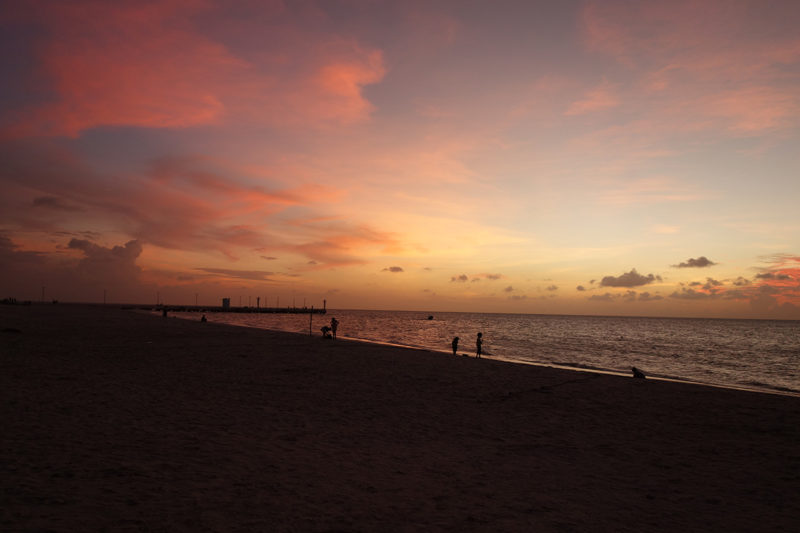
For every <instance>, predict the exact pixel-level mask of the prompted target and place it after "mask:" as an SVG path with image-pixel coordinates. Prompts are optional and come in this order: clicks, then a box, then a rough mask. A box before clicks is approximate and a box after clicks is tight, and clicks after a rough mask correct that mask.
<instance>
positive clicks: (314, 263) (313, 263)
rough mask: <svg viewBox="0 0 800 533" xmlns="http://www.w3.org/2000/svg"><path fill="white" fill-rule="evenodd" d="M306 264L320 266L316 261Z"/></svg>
mask: <svg viewBox="0 0 800 533" xmlns="http://www.w3.org/2000/svg"><path fill="white" fill-rule="evenodd" d="M306 264H307V265H318V264H319V263H317V262H316V261H314V260H313V259H312V260H311V261H309V262H308V263H306Z"/></svg>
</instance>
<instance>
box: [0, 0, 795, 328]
mask: <svg viewBox="0 0 800 533" xmlns="http://www.w3.org/2000/svg"><path fill="white" fill-rule="evenodd" d="M798 28H800V2H797V1H794V0H789V1H783V2H781V1H768V2H763V1H753V2H747V1H736V0H720V1H702V2H698V1H689V2H685V1H680V0H678V1H670V2H636V1H624V2H623V1H619V2H618V1H597V2H592V1H586V2H584V1H558V2H555V1H547V2H544V1H540V2H537V1H532V0H528V1H494V2H488V1H487V2H482V1H452V2H436V1H433V2H430V1H420V2H415V1H398V2H382V1H366V0H365V1H357V0H350V1H340V2H336V1H318V2H313V1H308V2H306V1H298V2H290V1H286V2H279V1H275V2H270V1H261V0H259V1H256V0H244V1H240V2H234V1H228V2H224V1H215V0H167V1H147V0H138V1H135V2H122V1H119V2H110V1H99V0H93V1H83V0H80V1H69V2H64V1H60V0H54V1H27V2H17V3H6V4H4V7H3V8H2V9H1V10H0V43H2V50H3V53H2V58H1V59H0V76H1V77H2V80H3V82H2V84H0V298H3V297H16V298H18V299H30V300H35V301H38V300H40V299H41V297H42V288H43V287H44V293H45V299H47V300H50V299H53V298H55V299H59V300H61V301H95V302H98V301H102V300H103V293H104V290H105V292H106V295H107V299H108V301H110V302H131V303H155V301H156V297H157V295H159V296H160V298H161V299H162V300H163V301H164V302H165V303H167V304H179V303H187V304H193V303H194V302H195V295H197V299H198V301H199V303H201V304H207V305H211V304H214V305H218V304H219V303H220V300H221V298H223V297H230V298H232V300H233V302H234V304H238V302H239V298H240V297H241V298H243V303H247V300H248V298H251V299H252V300H251V302H252V304H253V305H255V298H256V297H261V305H264V304H267V305H270V306H272V305H275V303H276V302H277V298H280V303H281V305H289V304H291V302H292V300H293V299H294V300H295V302H296V304H297V305H301V304H302V302H303V301H306V302H307V304H308V305H309V306H310V305H312V304H313V305H315V306H321V305H322V301H323V299H326V300H327V302H328V307H331V308H361V309H411V310H422V311H426V312H427V311H440V310H450V311H485V312H513V313H517V312H519V313H569V314H572V313H578V314H603V315H648V316H698V317H703V316H709V317H744V318H793V319H800V209H798V205H799V204H800V32H798Z"/></svg>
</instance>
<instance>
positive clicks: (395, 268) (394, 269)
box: [381, 266, 403, 272]
mask: <svg viewBox="0 0 800 533" xmlns="http://www.w3.org/2000/svg"><path fill="white" fill-rule="evenodd" d="M381 272H403V267H399V266H391V267H386V268H384V269H383V270H381Z"/></svg>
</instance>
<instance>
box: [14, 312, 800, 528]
mask: <svg viewBox="0 0 800 533" xmlns="http://www.w3.org/2000/svg"><path fill="white" fill-rule="evenodd" d="M6 328H14V329H17V330H21V331H20V332H15V331H5V330H6ZM0 330H4V331H2V332H1V333H0V390H2V393H1V394H2V395H1V396H0V423H1V426H0V429H1V430H2V437H1V443H2V444H0V530H2V531H100V530H105V531H431V530H451V531H461V530H482V531H656V530H657V531H709V530H712V531H773V530H774V531H780V530H784V531H797V530H798V527H800V398H796V397H784V396H777V395H768V394H758V393H749V392H740V391H730V390H720V389H713V388H707V387H701V386H694V385H684V384H675V383H665V382H654V381H642V380H634V379H632V378H625V377H615V376H605V375H594V374H587V373H580V372H570V371H564V370H555V369H549V368H537V367H527V366H520V365H513V364H508V363H501V362H497V361H491V360H486V359H484V360H477V359H474V358H463V357H453V356H450V355H442V354H434V353H429V352H424V351H414V350H405V349H400V348H391V347H381V346H374V345H369V344H363V343H354V342H344V341H336V342H333V341H328V340H323V339H322V338H320V337H318V336H315V337H313V338H309V337H307V336H303V335H293V334H286V333H276V332H268V331H260V330H254V329H244V328H234V327H230V326H222V325H217V324H211V323H207V324H201V323H200V322H189V321H182V320H178V319H171V318H170V319H163V318H161V317H158V316H150V315H145V314H137V313H134V312H130V311H123V310H118V309H112V308H107V309H104V308H88V307H78V306H66V305H58V306H31V307H12V306H0ZM443 344H444V345H445V346H446V345H447V339H444V340H443Z"/></svg>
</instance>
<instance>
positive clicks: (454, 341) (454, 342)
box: [453, 337, 458, 355]
mask: <svg viewBox="0 0 800 533" xmlns="http://www.w3.org/2000/svg"><path fill="white" fill-rule="evenodd" d="M457 351H458V337H453V355H458V354H457V353H456V352H457Z"/></svg>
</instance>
